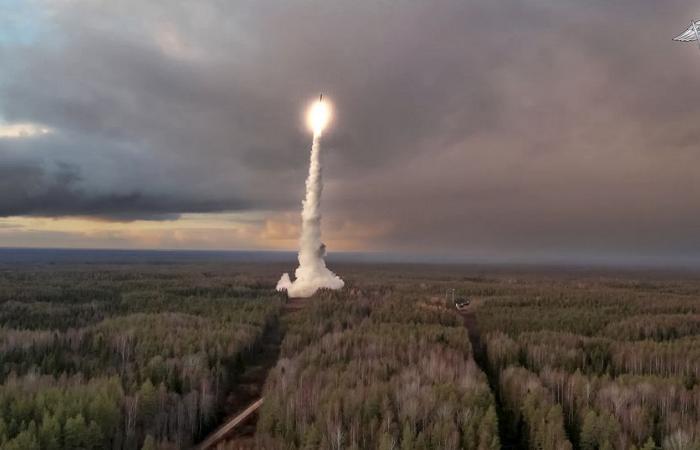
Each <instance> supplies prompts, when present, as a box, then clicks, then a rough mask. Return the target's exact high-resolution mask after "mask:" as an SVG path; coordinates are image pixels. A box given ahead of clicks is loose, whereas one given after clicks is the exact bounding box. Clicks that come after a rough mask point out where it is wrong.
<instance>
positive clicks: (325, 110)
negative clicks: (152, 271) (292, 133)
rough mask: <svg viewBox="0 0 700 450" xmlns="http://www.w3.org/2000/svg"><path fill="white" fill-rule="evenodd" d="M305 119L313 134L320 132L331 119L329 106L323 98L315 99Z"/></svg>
mask: <svg viewBox="0 0 700 450" xmlns="http://www.w3.org/2000/svg"><path fill="white" fill-rule="evenodd" d="M306 120H307V122H308V124H309V128H311V131H313V132H314V134H321V132H323V129H324V128H326V126H327V125H328V123H329V122H330V121H331V107H330V106H329V105H328V102H325V101H323V100H317V101H315V102H314V103H313V104H312V105H311V107H310V108H309V112H308V114H307V117H306Z"/></svg>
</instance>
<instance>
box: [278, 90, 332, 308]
mask: <svg viewBox="0 0 700 450" xmlns="http://www.w3.org/2000/svg"><path fill="white" fill-rule="evenodd" d="M308 120H309V126H310V127H311V129H312V130H313V133H314V139H313V144H312V145H311V162H310V164H309V176H308V178H307V179H306V197H305V199H304V201H303V202H302V212H301V237H300V239H299V267H298V268H297V270H296V271H295V272H294V275H295V277H296V279H295V280H294V281H292V280H291V279H290V278H289V274H287V273H285V274H283V275H282V277H281V278H280V280H279V281H278V282H277V290H278V291H287V295H288V296H289V297H292V298H298V297H311V296H312V295H314V293H315V292H316V291H317V290H318V289H321V288H327V289H340V288H342V287H343V286H344V285H345V283H344V282H343V280H341V279H340V277H338V276H337V275H336V274H334V273H333V272H331V271H330V270H328V268H327V267H326V262H325V260H324V256H325V255H326V246H325V245H324V244H323V243H322V242H321V191H322V190H323V179H322V177H321V169H322V165H321V135H322V134H323V129H324V128H325V126H326V125H327V124H328V122H329V120H330V109H329V107H328V105H327V103H326V102H324V101H323V97H322V96H321V97H320V98H319V100H318V101H316V102H314V104H313V105H312V106H311V109H310V110H309V115H308Z"/></svg>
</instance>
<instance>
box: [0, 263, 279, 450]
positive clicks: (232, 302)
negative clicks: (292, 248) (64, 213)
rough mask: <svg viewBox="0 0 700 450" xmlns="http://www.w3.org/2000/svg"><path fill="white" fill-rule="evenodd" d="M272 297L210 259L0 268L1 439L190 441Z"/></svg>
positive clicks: (122, 445) (217, 414)
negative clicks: (167, 263)
mask: <svg viewBox="0 0 700 450" xmlns="http://www.w3.org/2000/svg"><path fill="white" fill-rule="evenodd" d="M279 304H280V302H279V300H278V298H277V296H276V295H273V294H272V292H271V290H270V289H269V287H267V286H265V287H264V288H263V287H262V285H260V283H259V282H258V281H257V280H256V279H254V278H250V277H249V276H247V275H244V274H241V273H239V272H236V271H225V270H214V269H212V267H208V266H200V267H189V266H183V267H181V266H156V265H153V266H147V265H146V266H142V267H138V266H119V267H104V268H94V267H89V266H88V267H77V268H69V267H45V268H36V269H26V268H25V269H22V270H5V271H2V272H0V449H2V450H10V449H12V450H32V449H51V450H53V449H56V450H58V449H85V450H91V449H95V450H97V449H141V448H144V449H155V448H161V449H168V448H172V449H179V448H187V447H188V446H189V445H191V443H192V442H194V441H196V440H197V439H199V438H200V437H201V436H202V435H203V434H204V433H205V432H207V431H209V430H210V429H211V428H212V427H213V426H214V425H216V424H217V422H218V421H219V419H220V418H221V414H222V408H223V406H224V402H225V400H226V398H227V393H228V392H229V390H230V389H231V387H232V386H233V385H234V384H235V382H236V376H237V374H238V373H239V372H240V370H241V369H242V366H243V365H244V364H245V361H246V358H247V355H249V354H250V353H252V352H254V351H255V349H256V346H257V345H259V342H260V340H261V337H262V336H263V335H264V333H265V331H266V329H267V328H268V327H270V326H272V325H273V324H275V323H276V321H277V318H278V314H279Z"/></svg>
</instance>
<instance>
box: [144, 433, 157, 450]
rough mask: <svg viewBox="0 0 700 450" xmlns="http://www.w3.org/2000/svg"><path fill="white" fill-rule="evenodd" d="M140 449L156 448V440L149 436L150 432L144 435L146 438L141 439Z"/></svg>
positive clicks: (153, 449) (151, 449)
mask: <svg viewBox="0 0 700 450" xmlns="http://www.w3.org/2000/svg"><path fill="white" fill-rule="evenodd" d="M141 450H156V440H155V439H154V438H153V436H151V435H150V434H149V435H148V436H146V439H145V440H144V441H143V447H141Z"/></svg>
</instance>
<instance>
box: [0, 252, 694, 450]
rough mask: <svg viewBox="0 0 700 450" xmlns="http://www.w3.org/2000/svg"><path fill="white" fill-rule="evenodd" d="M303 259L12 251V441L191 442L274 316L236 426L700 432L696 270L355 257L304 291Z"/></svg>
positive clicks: (554, 444) (470, 432)
mask: <svg viewBox="0 0 700 450" xmlns="http://www.w3.org/2000/svg"><path fill="white" fill-rule="evenodd" d="M281 268H282V267H281V266H280V267H277V266H274V265H262V264H248V265H242V264H233V263H228V264H211V263H197V264H165V263H161V264H112V265H97V266H94V265H75V264H74V265H70V264H63V265H62V264H58V265H48V264H47V265H23V266H19V267H2V270H0V449H2V450H8V449H17V450H27V449H28V450H32V449H85V450H92V449H114V450H118V449H124V450H131V449H135V450H140V449H148V450H155V449H163V450H169V449H187V448H191V447H192V446H193V445H195V444H196V443H198V442H200V441H201V440H202V439H203V438H204V437H205V436H207V435H208V434H209V433H210V432H211V431H213V430H214V429H215V428H216V427H217V426H218V425H220V424H221V423H222V422H223V421H225V420H226V418H227V417H228V416H230V415H231V414H234V413H235V412H236V411H237V410H238V409H240V407H241V406H242V405H241V403H242V402H244V403H245V401H247V400H245V399H241V398H237V397H238V396H240V395H241V394H240V392H241V390H240V389H239V387H240V383H241V374H243V373H244V372H246V370H247V368H249V367H251V366H252V365H253V363H254V362H255V361H256V358H257V357H258V355H259V354H261V352H263V348H264V347H265V346H266V345H268V344H269V342H270V340H271V336H278V337H281V338H279V339H281V341H279V342H280V343H279V344H277V345H278V347H277V348H278V350H277V351H278V352H279V354H278V355H277V354H275V357H274V359H273V360H272V361H271V362H270V363H269V368H268V370H267V371H265V372H264V373H265V376H264V377H263V379H262V380H261V392H262V395H263V397H264V403H263V405H262V407H261V409H260V410H259V412H258V413H257V414H256V415H255V416H254V417H253V419H252V420H253V425H252V426H248V428H247V431H245V433H248V435H239V436H235V435H234V436H232V437H231V438H230V439H229V440H228V441H226V442H223V443H221V444H220V445H219V447H218V448H242V445H243V444H245V445H247V447H246V448H258V449H265V450H276V449H338V450H340V449H358V450H359V449H382V450H383V449H387V450H388V449H404V450H407V449H426V450H428V449H478V450H487V449H489V450H491V449H493V450H495V449H498V448H521V449H543V450H550V449H551V450H555V449H556V450H559V449H586V450H593V449H620V450H632V449H669V450H671V449H673V450H675V449H688V450H692V449H698V448H700V281H697V280H696V278H695V277H694V275H693V274H690V273H677V274H672V273H643V272H612V271H597V272H596V271H580V270H579V271H572V270H569V271H567V270H563V269H547V270H545V269H535V268H527V269H522V268H507V269H506V268H497V267H470V266H465V267H460V266H412V265H386V266H378V265H360V264H355V265H346V266H340V268H339V272H340V271H342V273H343V275H344V277H345V279H346V281H347V287H346V288H345V289H343V290H342V291H338V292H328V291H326V292H321V293H319V294H317V295H316V296H314V297H313V298H311V299H308V300H303V301H298V300H294V301H292V302H287V301H285V299H284V298H283V297H282V296H280V295H279V294H277V293H276V292H274V290H273V287H274V283H275V281H276V278H277V277H278V275H279V273H280V272H281V270H280V269H281ZM452 289H454V290H455V295H456V296H457V297H458V298H468V299H469V300H470V305H469V306H467V307H466V308H465V309H464V310H461V311H458V310H457V309H456V308H455V307H454V304H453V302H452V298H451V294H450V292H451V290H452ZM292 303H293V306H294V307H293V308H291V307H290V304H292Z"/></svg>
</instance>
